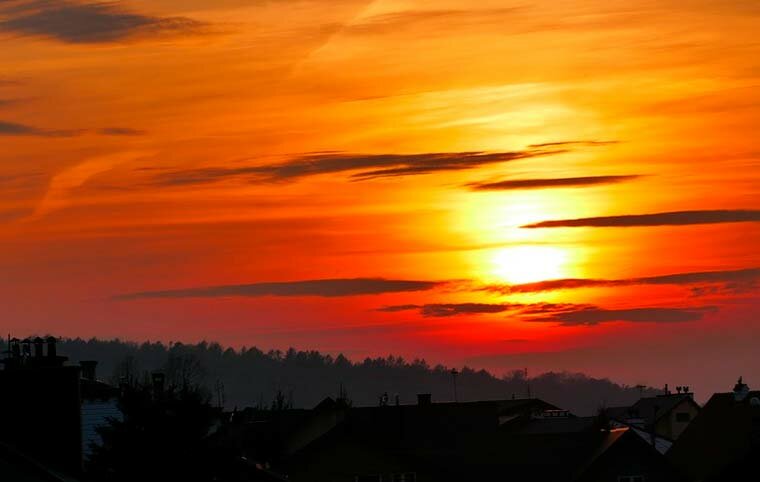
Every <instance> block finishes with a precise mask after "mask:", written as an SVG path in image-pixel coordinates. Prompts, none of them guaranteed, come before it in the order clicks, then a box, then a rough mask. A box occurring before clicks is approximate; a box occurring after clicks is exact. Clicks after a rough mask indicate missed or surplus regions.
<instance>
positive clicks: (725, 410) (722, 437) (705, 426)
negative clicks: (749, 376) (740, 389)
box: [667, 391, 760, 480]
mask: <svg viewBox="0 0 760 482" xmlns="http://www.w3.org/2000/svg"><path fill="white" fill-rule="evenodd" d="M753 398H755V399H760V391H753V392H749V393H748V394H747V396H746V397H745V398H744V399H743V400H739V401H737V400H736V399H735V398H734V394H733V393H716V394H715V395H713V396H712V397H711V398H710V400H709V401H708V402H707V403H706V404H705V406H704V407H703V408H702V410H701V411H700V413H699V415H697V416H696V417H695V418H694V420H692V422H691V423H690V424H689V426H688V427H686V429H685V430H684V432H683V433H682V434H681V436H680V437H679V438H678V440H677V441H676V442H675V443H674V444H673V447H672V448H671V449H670V450H669V451H668V454H667V456H668V458H669V459H671V460H672V461H673V463H674V464H676V465H677V466H679V467H681V468H682V470H684V471H685V472H688V473H690V474H691V475H692V476H693V477H694V478H697V479H699V480H704V479H708V478H710V477H714V476H717V475H719V474H721V473H722V472H723V471H725V470H727V469H728V468H730V467H731V466H732V465H734V464H737V463H741V462H742V460H745V459H746V458H747V457H748V456H750V453H751V452H752V451H753V450H754V451H760V406H758V404H757V402H753V401H752V399H753Z"/></svg>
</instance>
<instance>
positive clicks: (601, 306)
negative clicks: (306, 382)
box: [0, 0, 760, 378]
mask: <svg viewBox="0 0 760 482" xmlns="http://www.w3.org/2000/svg"><path fill="white" fill-rule="evenodd" d="M475 3H476V5H473V2H466V1H462V0H436V1H432V0H431V1H416V0H409V1H388V0H377V1H367V0H337V1H331V2H325V1H317V0H283V1H263V2H251V1H245V0H222V1H211V0H192V1H179V0H157V1H156V0H151V1H148V0H129V1H122V2H116V3H106V4H103V3H87V2H83V1H79V0H66V1H60V2H32V1H29V0H13V1H11V2H4V5H3V6H0V38H2V41H3V45H4V48H3V49H0V248H2V251H1V252H0V273H2V272H5V273H6V276H4V277H0V278H3V279H0V288H2V290H1V291H0V301H1V302H2V303H3V304H4V305H5V306H6V307H7V313H8V315H9V316H10V320H11V321H9V323H10V327H11V328H13V329H14V330H20V329H27V330H28V329H31V330H33V331H46V332H53V331H54V332H61V334H69V335H78V334H82V335H100V336H126V337H133V338H146V337H153V338H156V337H158V338H167V337H172V336H176V335H175V334H174V333H176V330H177V329H179V328H178V327H181V329H182V330H184V331H183V333H184V334H185V335H184V336H185V337H186V338H188V339H197V338H203V337H205V338H218V339H221V340H222V341H225V342H227V343H233V344H240V343H248V344H251V343H258V344H261V345H264V346H266V345H273V346H286V345H288V344H295V345H297V346H301V347H312V346H306V345H314V346H313V347H314V348H319V349H324V350H332V351H340V350H343V351H347V352H348V351H353V352H354V353H355V354H356V355H357V356H360V355H363V354H367V353H374V352H376V351H377V345H376V343H374V341H373V340H372V336H369V335H367V334H366V333H365V332H363V331H362V327H365V328H367V329H377V327H378V326H382V327H383V330H382V332H381V333H382V334H381V335H380V336H381V337H383V339H384V340H385V342H386V343H385V344H384V346H383V348H382V349H381V350H380V351H381V352H384V351H388V350H391V348H393V347H395V348H396V349H397V350H398V351H399V352H401V353H402V354H406V355H408V354H409V353H412V352H421V353H423V354H425V356H428V357H439V358H444V359H447V360H453V361H454V362H458V361H461V360H464V359H469V360H471V361H472V360H479V361H477V363H481V364H484V365H488V366H489V367H492V368H494V367H495V369H498V368H500V367H503V366H504V365H505V364H511V363H521V362H520V361H519V360H517V359H515V358H502V359H501V360H502V361H501V362H500V361H499V358H498V357H499V356H502V355H503V356H507V355H508V356H512V357H513V356H514V355H515V353H532V354H533V355H531V356H534V357H535V356H537V355H535V354H536V353H545V352H547V351H552V350H578V349H586V348H588V349H590V350H591V352H593V350H594V349H598V353H606V352H605V351H604V350H602V349H601V348H599V347H600V346H608V345H609V343H610V342H611V341H614V340H623V339H624V340H635V341H636V342H637V343H641V342H643V341H645V340H652V339H653V334H656V336H654V338H657V339H658V340H659V337H660V336H662V337H663V338H662V339H663V340H671V339H672V340H677V339H678V338H679V337H682V336H684V333H695V332H699V333H711V332H712V331H711V330H717V331H718V332H721V330H720V329H719V328H718V327H719V326H723V325H726V326H728V329H727V331H726V330H723V331H724V332H725V333H727V334H732V335H737V334H744V336H746V335H747V334H754V333H755V331H753V330H755V328H753V327H752V325H751V323H749V322H746V321H745V320H749V319H754V318H756V315H757V313H758V301H757V290H756V289H755V288H754V287H755V286H756V282H757V278H760V273H758V272H757V267H758V266H760V254H758V250H757V246H758V245H759V244H760V230H759V229H758V225H757V221H758V220H759V219H760V215H758V211H757V210H758V209H760V202H759V200H760V196H759V194H760V192H759V189H758V186H760V182H758V181H759V180H760V163H759V162H758V156H759V153H760V146H758V141H757V133H756V131H757V126H758V125H760V123H759V122H758V121H760V109H759V108H758V105H759V101H760V93H759V92H760V90H758V83H759V80H760V79H759V77H760V64H759V63H758V59H760V44H758V42H757V34H756V32H757V26H758V21H760V6H758V3H757V2H755V1H754V0H746V1H726V2H714V1H708V0H688V1H683V0H679V1H675V0H673V1H662V0H659V1H655V0H651V1H644V0H633V1H631V0H627V1H617V0H604V1H601V0H598V1H597V0H592V1H585V0H584V1H579V0H553V1H534V2H517V1H507V0H500V1H497V0H488V1H480V2H475ZM505 181H506V182H507V184H501V185H499V186H500V187H494V186H490V185H492V184H494V183H504V182H505ZM513 181H517V184H515V183H514V182H513ZM510 183H512V184H510ZM520 183H522V184H520ZM478 186H480V187H479V188H478ZM484 186H486V187H484ZM488 186H490V187H488ZM505 186H506V187H505ZM683 211H686V212H687V213H686V214H680V215H676V216H675V217H667V216H666V218H662V217H657V216H655V217H645V218H641V219H640V218H635V219H631V218H628V217H626V216H630V215H647V216H648V215H659V213H670V212H683ZM608 216H612V217H615V219H613V220H610V221H609V222H610V223H611V224H609V225H607V226H606V227H604V226H600V224H599V223H600V222H601V223H602V224H603V223H604V222H607V221H603V222H602V221H598V220H597V221H593V220H592V221H583V222H581V223H580V225H579V226H575V227H568V226H567V223H566V222H565V227H554V228H536V229H529V228H524V227H522V226H524V225H527V224H534V223H540V222H542V221H549V220H555V221H556V220H572V219H578V218H598V217H608ZM663 219H665V220H664V221H663ZM621 223H622V224H621ZM626 223H628V227H622V226H625V225H626ZM630 223H633V224H635V226H630ZM704 272H715V273H722V274H715V275H709V276H705V275H699V276H697V275H694V273H704ZM670 274H679V275H685V278H677V279H676V280H675V281H673V280H672V279H666V280H660V279H657V280H654V281H653V280H649V281H645V282H641V281H637V282H632V281H630V280H633V279H640V278H652V277H657V276H661V275H670ZM700 276H701V277H700ZM353 278H362V279H363V278H383V279H384V280H397V281H403V280H407V281H408V280H412V281H425V282H428V281H429V282H442V283H443V284H442V285H436V286H435V287H434V288H432V289H428V288H424V289H422V288H420V289H417V288H415V289H414V290H410V291H407V290H406V289H403V290H400V289H397V287H386V288H382V289H379V291H377V292H375V291H373V292H372V293H361V294H356V293H349V294H345V293H343V294H341V295H340V296H332V295H330V296H323V295H324V293H322V292H310V293H306V294H303V293H301V294H300V295H298V296H296V297H295V298H292V297H290V295H288V297H287V298H282V297H281V296H282V294H281V293H280V292H278V291H277V290H280V289H284V288H283V287H282V286H279V287H277V288H276V289H275V288H272V289H274V290H275V292H276V293H275V294H272V293H267V294H264V295H260V294H256V295H251V294H250V293H248V294H247V295H245V296H238V295H232V296H230V295H229V293H228V292H225V291H224V290H222V293H223V294H221V295H214V294H213V293H217V294H218V293H219V292H218V291H213V290H212V294H208V293H206V294H204V295H203V296H197V293H195V292H194V294H192V295H190V296H185V295H179V294H177V293H174V294H172V295H171V296H168V297H167V296H159V297H156V296H154V294H155V292H166V291H167V290H169V291H171V290H178V289H190V288H193V289H195V288H199V287H207V288H214V289H216V288H218V287H225V286H228V285H239V284H241V285H258V284H261V283H276V282H294V281H295V282H299V281H304V280H336V279H337V280H340V279H353ZM566 278H573V279H583V280H601V279H603V280H629V281H627V282H625V283H623V282H621V281H619V282H617V283H616V284H615V285H614V286H611V285H609V284H608V285H594V286H588V283H587V284H586V285H584V286H583V287H574V288H572V289H567V288H565V289H560V290H548V291H538V292H531V293H521V294H517V293H512V294H509V292H508V291H505V289H504V286H505V285H507V286H508V285H514V284H524V283H533V282H541V281H546V280H553V279H566ZM444 282H445V283H444ZM494 285H498V286H501V287H502V289H501V291H498V290H494V289H493V288H494ZM309 286H311V285H309ZM394 286H395V285H394ZM737 286H739V288H741V289H739V288H737ZM489 287H490V288H489ZM320 289H322V288H320ZM373 289H374V288H373ZM146 292H149V293H147V294H145V293H146ZM129 293H143V294H144V296H140V297H137V298H136V299H130V300H128V301H127V300H123V299H120V298H118V297H119V296H120V295H123V294H129ZM151 293H153V294H151ZM225 293H226V294H225ZM278 293H279V294H278ZM114 297H117V298H114ZM542 303H543V305H541V304H542ZM547 303H551V304H553V305H559V304H565V305H564V306H561V307H560V306H549V305H547ZM505 304H514V305H520V306H519V307H518V306H513V307H512V308H509V309H507V308H505V307H503V305H505ZM442 305H445V307H443V308H442ZM571 305H572V306H571ZM500 306H501V307H500ZM394 307H395V308H394ZM426 307H427V308H426ZM539 308H540V310H541V311H540V312H539V311H538V310H539ZM378 310H381V311H378ZM426 310H427V311H426ZM441 310H443V311H441ZM447 310H448V311H447ZM583 310H592V311H593V313H591V312H584V311H583ZM594 310H595V311H594ZM641 310H643V311H641ZM658 310H665V311H658ZM599 313H601V314H599ZM648 316H649V318H647V317H648ZM753 317H754V318H753ZM674 321H682V322H683V323H680V322H679V323H676V322H674ZM671 322H672V323H671ZM273 326H278V327H282V328H281V330H280V331H277V330H273V328H272V327H273ZM694 327H697V329H695V328H694ZM679 329H680V330H686V331H685V332H684V331H679ZM299 330H300V331H299ZM315 333H316V334H315ZM700 336H701V335H700ZM726 336H727V335H726ZM616 337H617V338H616ZM500 340H521V341H520V343H516V344H511V345H504V344H503V343H501V341H500ZM658 343H659V342H658ZM662 343H664V342H662ZM694 343H697V342H696V341H695V342H694ZM727 343H728V342H727ZM721 346H722V345H721ZM726 346H729V347H730V344H727V345H726ZM563 353H564V352H563ZM716 353H717V352H716ZM720 353H724V351H720ZM599 356H601V355H599ZM716 356H717V355H716ZM484 357H485V358H484ZM504 360H507V361H504ZM531 360H537V359H535V358H532V359H531ZM547 360H548V361H546V360H544V359H543V358H542V359H541V360H540V361H536V363H537V366H539V367H542V368H548V369H551V368H554V365H552V363H553V362H552V361H551V358H548V359H547ZM557 360H559V358H558V359H557ZM563 360H565V361H563V362H562V363H565V362H567V359H566V358H565V359H563ZM571 360H573V363H576V365H571V366H569V367H566V366H561V367H557V368H570V369H573V368H578V369H584V370H593V369H594V367H598V366H599V363H598V357H597V358H594V356H593V355H590V357H589V358H588V359H583V360H581V361H578V360H577V359H576V358H571ZM589 360H590V361H589ZM556 363H560V362H556ZM589 367H591V368H589ZM620 370H623V369H622V368H620ZM602 372H603V370H602ZM620 373H624V375H625V376H626V377H629V378H631V377H640V376H643V375H641V373H638V372H631V371H625V370H623V371H621V372H620ZM603 374H607V372H603ZM613 375H614V373H613Z"/></svg>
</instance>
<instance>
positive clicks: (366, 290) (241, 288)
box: [114, 278, 446, 300]
mask: <svg viewBox="0 0 760 482" xmlns="http://www.w3.org/2000/svg"><path fill="white" fill-rule="evenodd" d="M445 284H446V282H443V281H415V280H394V279H384V278H347V279H317V280H304V281H285V282H266V283H251V284H241V285H219V286H206V287H198V288H185V289H176V290H163V291H142V292H137V293H127V294H122V295H117V296H115V297H114V299H117V300H137V299H146V298H220V297H231V296H235V297H259V296H320V297H328V298H331V297H343V296H358V295H377V294H383V293H401V292H412V291H426V290H431V289H434V288H437V287H440V286H443V285H445Z"/></svg>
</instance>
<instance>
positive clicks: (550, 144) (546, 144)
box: [528, 140, 620, 147]
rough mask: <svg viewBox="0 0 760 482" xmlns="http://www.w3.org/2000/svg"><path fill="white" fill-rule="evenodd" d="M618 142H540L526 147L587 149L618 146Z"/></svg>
mask: <svg viewBox="0 0 760 482" xmlns="http://www.w3.org/2000/svg"><path fill="white" fill-rule="evenodd" d="M619 143H620V141H589V140H578V141H555V142H542V143H540V144H531V145H529V146H528V147H558V146H587V147H600V146H609V145H613V144H619Z"/></svg>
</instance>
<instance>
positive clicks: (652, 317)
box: [525, 306, 717, 326]
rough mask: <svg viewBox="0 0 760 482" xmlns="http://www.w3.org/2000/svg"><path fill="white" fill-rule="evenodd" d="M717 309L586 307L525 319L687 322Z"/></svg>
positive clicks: (580, 322) (562, 322)
mask: <svg viewBox="0 0 760 482" xmlns="http://www.w3.org/2000/svg"><path fill="white" fill-rule="evenodd" d="M716 309H717V308H715V307H712V306H706V307H697V308H629V309H618V310H610V309H604V308H597V307H585V308H581V309H578V310H573V311H565V312H562V313H555V314H551V315H548V316H535V317H530V318H527V319H525V321H528V322H541V323H559V324H560V325H562V326H578V325H590V326H592V325H598V324H600V323H610V322H632V323H685V322H690V321H699V320H701V319H702V318H703V317H704V315H705V314H706V313H708V312H711V311H715V310H716Z"/></svg>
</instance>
